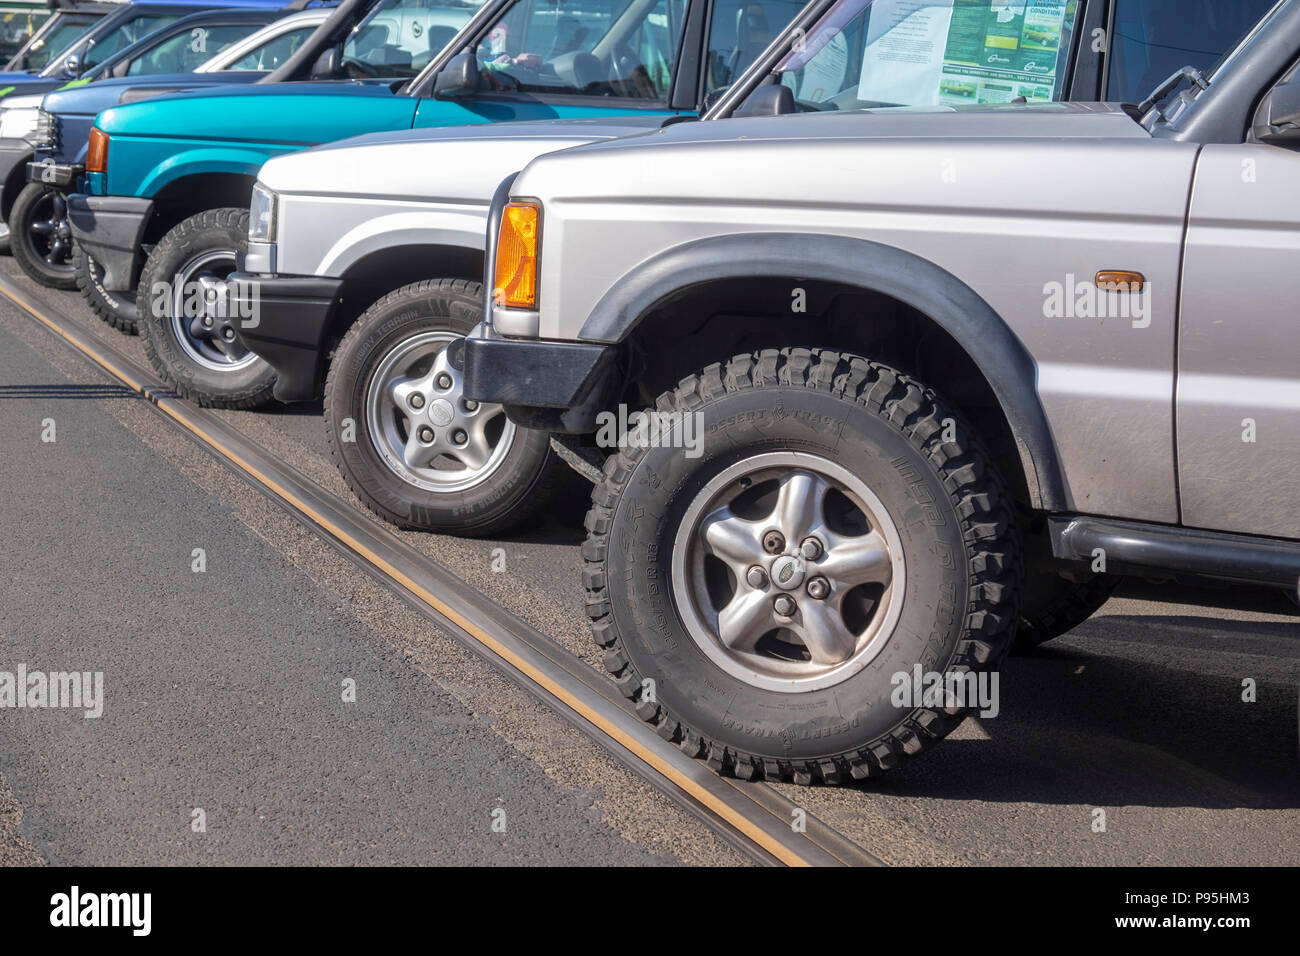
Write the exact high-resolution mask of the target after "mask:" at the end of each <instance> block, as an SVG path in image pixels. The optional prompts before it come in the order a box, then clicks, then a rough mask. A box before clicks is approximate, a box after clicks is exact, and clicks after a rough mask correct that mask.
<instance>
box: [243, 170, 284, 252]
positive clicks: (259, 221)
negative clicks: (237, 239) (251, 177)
mask: <svg viewBox="0 0 1300 956" xmlns="http://www.w3.org/2000/svg"><path fill="white" fill-rule="evenodd" d="M277 198H278V197H277V196H276V195H275V193H274V192H272V191H271V190H269V189H267V188H266V187H265V186H263V185H262V184H261V183H253V201H252V203H251V204H250V205H249V207H248V238H249V241H250V242H275V225H276V223H275V204H276V199H277Z"/></svg>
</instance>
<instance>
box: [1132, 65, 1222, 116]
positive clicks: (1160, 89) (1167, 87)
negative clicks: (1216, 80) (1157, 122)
mask: <svg viewBox="0 0 1300 956" xmlns="http://www.w3.org/2000/svg"><path fill="white" fill-rule="evenodd" d="M1183 80H1191V81H1192V82H1193V83H1195V84H1196V85H1197V86H1199V87H1200V88H1201V89H1202V90H1208V89H1209V88H1210V81H1209V80H1207V79H1206V78H1205V75H1204V74H1203V73H1201V71H1200V70H1198V69H1197V68H1196V67H1194V66H1185V67H1183V68H1182V69H1181V70H1179V71H1178V72H1177V73H1174V74H1172V75H1171V76H1170V77H1169V79H1167V80H1165V81H1164V82H1163V83H1161V84H1160V85H1159V86H1157V87H1156V88H1155V89H1154V90H1152V91H1151V95H1150V96H1148V97H1147V98H1146V99H1144V100H1143V101H1142V102H1141V104H1139V106H1138V108H1137V111H1138V114H1139V115H1141V116H1146V115H1147V112H1148V111H1149V110H1150V109H1151V108H1152V107H1153V106H1155V105H1156V104H1157V103H1159V102H1160V101H1161V100H1163V99H1164V98H1165V97H1166V96H1168V95H1169V94H1170V93H1171V92H1173V89H1174V87H1176V86H1177V85H1178V84H1179V83H1181V82H1182V81H1183Z"/></svg>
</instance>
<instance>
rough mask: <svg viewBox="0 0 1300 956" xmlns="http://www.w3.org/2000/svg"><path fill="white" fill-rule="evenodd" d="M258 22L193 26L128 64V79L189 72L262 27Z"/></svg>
mask: <svg viewBox="0 0 1300 956" xmlns="http://www.w3.org/2000/svg"><path fill="white" fill-rule="evenodd" d="M262 26H263V25H262V24H260V23H237V24H236V23H222V24H214V25H211V26H206V27H194V28H192V29H189V30H185V31H183V32H181V33H178V34H176V35H175V36H173V37H169V38H168V39H166V40H163V41H162V42H161V43H159V44H158V45H157V46H155V47H154V48H153V49H152V50H150V51H149V52H148V53H144V54H141V55H140V56H137V57H136V58H135V59H134V60H132V61H131V65H130V66H129V67H128V68H127V71H126V72H127V75H128V76H152V75H156V74H159V73H191V72H193V71H194V69H195V68H197V67H199V66H202V65H203V63H204V62H205V61H207V60H209V59H211V58H212V56H213V55H214V54H217V53H220V52H221V51H222V50H224V49H226V48H227V47H228V46H230V45H231V44H232V43H238V42H239V41H240V40H242V39H244V37H246V36H248V35H249V34H251V33H255V32H256V31H258V30H260V29H261V28H262Z"/></svg>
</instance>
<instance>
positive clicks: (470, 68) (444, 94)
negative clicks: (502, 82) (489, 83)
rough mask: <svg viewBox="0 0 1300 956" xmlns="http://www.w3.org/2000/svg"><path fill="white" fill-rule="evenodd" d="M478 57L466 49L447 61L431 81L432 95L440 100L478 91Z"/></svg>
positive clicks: (452, 98)
mask: <svg viewBox="0 0 1300 956" xmlns="http://www.w3.org/2000/svg"><path fill="white" fill-rule="evenodd" d="M478 84H479V75H478V58H477V57H476V56H474V54H473V53H470V52H469V51H466V52H464V53H457V54H456V55H455V56H453V57H452V58H451V60H450V61H448V63H447V65H446V66H444V67H443V68H442V69H441V70H440V71H439V72H438V77H437V79H435V80H434V81H433V95H434V96H435V97H436V98H437V99H440V100H454V99H459V98H460V97H463V96H469V95H471V94H473V93H477V92H478Z"/></svg>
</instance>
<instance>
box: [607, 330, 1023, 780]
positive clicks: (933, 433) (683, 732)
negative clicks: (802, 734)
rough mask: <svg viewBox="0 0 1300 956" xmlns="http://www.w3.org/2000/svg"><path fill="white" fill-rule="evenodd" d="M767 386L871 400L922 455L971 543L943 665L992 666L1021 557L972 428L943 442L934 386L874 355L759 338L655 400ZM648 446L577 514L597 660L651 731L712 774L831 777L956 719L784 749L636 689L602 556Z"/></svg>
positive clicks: (923, 741)
mask: <svg viewBox="0 0 1300 956" xmlns="http://www.w3.org/2000/svg"><path fill="white" fill-rule="evenodd" d="M774 386H788V387H795V388H808V389H814V390H819V391H822V392H828V393H830V394H832V395H836V396H839V397H842V398H844V399H846V400H848V401H852V402H854V403H856V404H857V405H859V406H861V407H863V408H866V409H869V410H870V411H872V412H874V413H875V414H877V415H879V416H881V417H882V418H884V419H886V420H887V421H889V422H890V423H892V424H893V426H894V428H895V430H896V431H897V432H898V433H899V434H900V435H902V436H904V437H905V438H906V439H907V440H908V441H909V442H911V444H912V445H913V446H914V447H915V448H917V449H918V450H919V451H920V452H921V453H922V454H923V455H924V456H925V457H926V458H927V459H928V460H929V461H930V463H931V465H932V466H933V467H934V468H935V470H936V473H937V474H938V475H940V476H941V480H942V483H943V485H944V486H945V487H946V488H947V489H948V492H949V494H950V495H951V497H952V501H953V503H954V504H955V506H956V510H957V513H958V514H959V515H960V516H961V520H962V522H963V524H964V529H963V536H964V538H965V540H966V542H967V546H968V548H969V551H970V559H969V582H970V583H969V591H968V594H967V604H966V611H965V626H964V629H965V635H966V636H965V638H964V639H963V640H960V641H959V642H958V644H957V648H956V652H955V654H954V656H953V658H952V660H951V661H950V663H949V664H948V667H947V670H949V671H957V672H965V671H982V670H990V669H994V668H996V667H997V666H998V665H999V664H1000V663H1001V661H1002V659H1003V658H1004V657H1005V656H1006V654H1007V653H1008V652H1009V650H1010V648H1011V645H1012V642H1013V641H1014V638H1015V628H1016V623H1017V619H1018V616H1019V590H1020V584H1021V579H1022V568H1021V564H1020V555H1019V544H1018V536H1017V530H1016V526H1015V523H1014V521H1013V518H1012V511H1011V508H1010V501H1011V499H1010V496H1009V495H1008V494H1007V493H1006V491H1005V488H1004V486H1003V484H1002V481H1001V479H1000V478H999V477H998V476H997V474H996V472H995V471H994V470H993V468H992V466H991V465H989V464H988V461H989V459H988V458H987V457H986V456H985V454H984V452H983V450H982V448H981V447H980V445H979V443H978V441H976V440H974V438H973V437H972V436H973V432H971V431H970V430H968V429H966V428H965V427H964V426H963V427H959V428H958V430H957V440H955V441H952V442H945V441H944V440H943V432H944V420H945V419H953V420H954V421H958V422H960V418H959V416H957V415H956V414H955V412H953V411H952V410H951V409H950V408H949V407H948V406H947V405H946V404H945V403H944V402H943V400H942V399H941V398H939V396H938V395H937V394H936V393H935V392H934V391H933V390H932V389H930V388H929V387H927V386H925V385H923V384H921V383H919V382H917V381H914V380H913V379H911V378H909V377H907V376H905V375H904V374H903V373H901V372H899V371H896V370H895V369H892V368H890V367H888V366H886V365H883V364H880V363H878V362H873V361H870V360H868V359H865V358H862V357H861V356H857V355H852V354H849V353H843V352H835V351H829V350H820V349H806V348H786V349H780V350H777V349H764V350H761V351H757V352H752V353H749V354H742V355H736V356H734V357H732V358H731V359H728V360H727V361H726V362H725V363H719V364H714V365H710V366H708V367H707V368H705V369H704V370H703V371H701V372H699V373H698V374H696V375H692V376H689V377H687V378H684V379H682V380H681V382H680V383H679V384H678V385H677V387H676V388H674V389H672V390H671V391H669V392H665V393H664V394H662V395H660V396H659V398H658V400H657V401H656V407H657V408H658V409H660V410H663V411H674V410H677V411H693V410H695V409H698V408H699V407H700V406H701V405H703V404H704V403H706V402H709V401H712V400H714V399H717V398H720V397H721V396H723V395H725V394H727V393H730V392H737V391H741V390H743V389H761V388H771V387H774ZM645 451H646V449H643V448H637V447H626V448H622V449H620V450H619V451H618V452H617V453H615V454H612V455H611V456H610V457H609V459H608V460H607V461H606V463H605V469H604V478H603V480H602V481H601V482H600V484H598V485H597V486H596V488H595V489H594V490H593V492H592V505H591V509H590V510H589V511H588V513H587V517H586V522H585V524H586V529H587V539H586V541H585V542H584V544H583V547H582V555H583V561H584V570H583V586H584V589H585V591H586V609H587V616H588V618H589V619H590V624H591V630H592V635H593V637H594V638H595V640H596V643H597V644H598V645H599V646H600V647H601V648H603V649H604V652H605V654H604V662H605V667H606V669H607V670H608V671H609V672H610V674H611V675H612V676H613V678H614V682H615V683H616V684H617V685H618V687H619V689H620V690H621V691H622V693H623V695H624V696H625V697H628V698H629V699H630V700H632V701H633V702H634V704H635V707H636V711H637V713H638V715H640V716H641V718H642V719H643V720H646V721H647V722H649V723H651V724H653V725H654V727H655V729H656V732H657V733H658V734H659V736H660V737H662V738H663V739H664V740H667V741H671V742H673V743H676V744H677V745H678V747H679V748H680V749H681V751H682V752H683V753H685V754H688V755H689V756H692V757H696V758H700V759H704V760H705V761H706V762H707V763H708V765H709V766H710V767H711V768H712V769H713V770H715V771H716V772H718V773H722V774H730V775H733V776H736V777H739V778H741V779H746V780H763V779H766V780H772V781H781V780H785V781H793V782H794V783H796V784H802V785H808V784H813V783H822V784H832V785H833V784H843V783H848V782H850V781H853V780H861V779H864V778H867V777H873V776H878V775H880V774H882V773H885V772H887V771H890V770H893V769H895V768H897V767H898V766H899V765H900V764H901V763H902V761H903V760H904V759H906V758H910V757H914V756H916V755H917V754H919V753H921V752H922V751H923V750H925V749H927V748H928V747H929V746H931V745H932V744H934V743H935V742H937V741H939V740H941V739H942V738H943V737H945V736H947V734H948V733H950V732H951V731H952V730H953V729H954V728H955V727H956V726H957V725H958V724H960V723H961V721H962V720H963V719H965V717H966V714H967V713H968V710H967V709H962V708H959V707H955V706H954V707H951V708H927V707H919V708H916V709H914V710H912V711H911V712H910V713H909V714H908V716H907V717H906V718H904V719H903V720H902V721H901V722H899V723H898V724H897V725H896V726H895V727H894V728H893V730H891V731H889V732H888V733H886V734H884V735H882V736H881V737H879V738H877V739H875V740H872V741H870V742H868V743H867V744H865V745H864V746H860V747H857V748H855V749H853V750H850V751H846V752H843V753H839V754H834V755H831V756H827V757H821V758H817V759H807V760H785V759H774V758H772V757H764V756H759V755H756V754H751V753H746V752H744V751H740V750H737V749H736V748H733V747H729V746H724V745H722V744H720V743H718V742H715V741H711V740H708V739H707V738H705V737H704V736H702V735H701V734H700V733H699V732H698V731H696V730H695V729H693V728H691V727H689V726H687V725H686V724H685V723H683V722H682V721H681V720H679V719H678V718H676V717H675V716H674V715H673V714H671V713H669V712H668V711H667V710H666V709H665V708H664V707H663V705H662V704H660V703H658V702H647V701H643V700H641V699H640V693H641V688H642V686H643V685H642V675H640V674H639V673H637V672H636V669H635V667H634V665H633V664H632V663H631V661H630V659H629V657H628V656H627V655H626V654H625V653H624V652H623V649H622V646H621V645H622V639H621V637H620V635H619V633H618V629H617V625H616V623H615V620H614V616H613V614H612V613H611V608H610V598H609V594H608V590H607V573H608V572H607V570H606V568H605V559H606V556H607V555H608V554H609V551H610V547H611V542H610V530H611V526H612V524H613V519H614V512H615V509H616V508H617V505H618V501H619V498H620V496H621V495H622V493H623V491H624V489H625V488H626V487H627V484H628V481H629V479H630V477H631V476H632V474H633V471H634V470H635V468H636V466H637V463H638V461H639V459H640V458H641V456H642V455H643V454H645Z"/></svg>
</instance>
